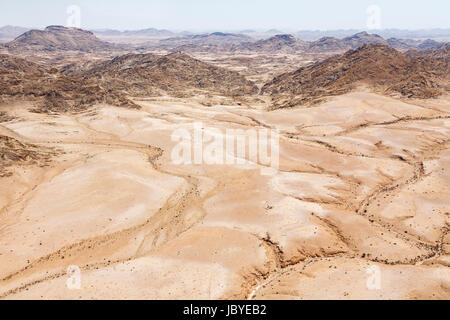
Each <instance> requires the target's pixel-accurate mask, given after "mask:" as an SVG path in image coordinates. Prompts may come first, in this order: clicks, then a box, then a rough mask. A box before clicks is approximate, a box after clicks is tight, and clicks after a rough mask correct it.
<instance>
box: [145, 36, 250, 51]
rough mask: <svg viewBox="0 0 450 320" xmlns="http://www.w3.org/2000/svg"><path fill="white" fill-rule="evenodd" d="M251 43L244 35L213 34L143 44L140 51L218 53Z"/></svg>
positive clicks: (172, 38)
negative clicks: (237, 45)
mask: <svg viewBox="0 0 450 320" xmlns="http://www.w3.org/2000/svg"><path fill="white" fill-rule="evenodd" d="M250 41H252V38H251V37H249V36H246V35H243V34H235V33H223V32H213V33H205V34H192V35H189V34H188V35H182V36H178V37H171V38H167V39H160V40H159V41H157V42H154V41H153V42H148V43H147V44H143V45H142V46H140V47H139V48H138V49H139V50H167V51H172V52H178V51H182V52H202V51H204V52H211V51H214V52H216V51H229V50H230V48H231V47H232V46H233V45H236V44H240V43H244V42H250Z"/></svg>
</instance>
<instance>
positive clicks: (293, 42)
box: [232, 34, 309, 53]
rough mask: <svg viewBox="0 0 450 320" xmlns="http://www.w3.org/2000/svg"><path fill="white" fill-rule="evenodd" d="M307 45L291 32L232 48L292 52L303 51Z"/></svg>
mask: <svg viewBox="0 0 450 320" xmlns="http://www.w3.org/2000/svg"><path fill="white" fill-rule="evenodd" d="M308 47H309V44H308V43H307V42H306V41H302V40H299V39H297V38H295V37H294V36H293V35H291V34H279V35H275V36H273V37H271V38H269V39H265V40H259V41H257V42H247V43H242V44H240V45H237V46H235V47H233V48H232V50H233V51H251V52H268V53H276V52H285V53H294V52H299V51H304V50H306V49H307V48H308Z"/></svg>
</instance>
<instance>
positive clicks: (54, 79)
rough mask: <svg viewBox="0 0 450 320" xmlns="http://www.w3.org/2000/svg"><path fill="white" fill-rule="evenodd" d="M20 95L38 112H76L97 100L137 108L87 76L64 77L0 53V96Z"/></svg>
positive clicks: (115, 92) (5, 97) (1, 97)
mask: <svg viewBox="0 0 450 320" xmlns="http://www.w3.org/2000/svg"><path fill="white" fill-rule="evenodd" d="M12 97H16V98H17V97H23V98H27V99H30V100H33V101H35V102H36V109H35V111H37V112H46V113H58V112H68V111H71V112H77V111H81V110H84V109H86V108H87V107H89V106H92V105H94V104H97V103H109V104H113V105H116V106H123V107H131V108H137V106H136V105H135V104H134V103H132V102H131V101H130V100H128V99H127V98H126V97H125V96H124V95H123V94H122V93H120V92H118V91H114V90H109V89H108V90H107V89H104V88H102V87H101V86H99V85H98V83H97V82H95V81H91V80H88V79H81V78H73V77H67V76H65V75H63V74H61V73H59V72H58V70H56V69H51V70H48V69H45V68H44V67H42V66H40V65H37V64H35V63H32V62H28V61H26V60H24V59H21V58H17V57H13V56H11V55H4V54H2V55H0V99H8V98H12Z"/></svg>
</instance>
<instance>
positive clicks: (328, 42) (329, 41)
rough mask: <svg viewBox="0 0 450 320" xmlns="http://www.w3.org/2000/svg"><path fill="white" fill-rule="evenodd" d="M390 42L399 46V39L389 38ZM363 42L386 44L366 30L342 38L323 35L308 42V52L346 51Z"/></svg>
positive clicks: (361, 44) (363, 43) (359, 45)
mask: <svg viewBox="0 0 450 320" xmlns="http://www.w3.org/2000/svg"><path fill="white" fill-rule="evenodd" d="M390 42H391V43H392V44H393V45H395V46H397V47H398V46H401V43H400V41H397V42H396V41H394V39H391V40H390ZM365 44H384V45H387V44H388V42H387V41H386V40H385V39H383V38H382V37H380V36H379V35H377V34H369V33H367V32H360V33H356V34H354V35H352V36H349V37H345V38H343V39H337V38H334V37H324V38H321V39H319V40H317V41H313V42H311V43H310V46H309V50H308V51H309V52H326V51H331V52H339V51H346V50H350V49H357V48H359V47H361V46H363V45H365Z"/></svg>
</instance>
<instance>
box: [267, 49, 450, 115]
mask: <svg viewBox="0 0 450 320" xmlns="http://www.w3.org/2000/svg"><path fill="white" fill-rule="evenodd" d="M446 74H447V75H446ZM441 77H448V70H442V69H441V67H440V66H437V65H436V64H434V63H433V62H432V61H430V59H426V58H413V57H409V56H407V55H405V54H403V53H401V52H399V51H397V50H395V49H393V48H391V47H389V46H386V45H382V44H371V45H363V46H362V47H360V48H359V49H357V50H350V51H348V52H346V53H345V54H342V55H337V56H334V57H331V58H329V59H327V60H324V61H322V62H318V63H315V64H313V65H309V66H306V67H304V68H301V69H299V70H297V71H295V72H292V73H286V74H283V75H280V76H278V77H276V78H275V79H273V80H272V81H271V82H269V83H267V84H266V85H265V86H264V87H263V89H262V92H263V93H264V94H268V95H271V96H273V97H274V101H275V107H289V106H293V105H297V104H305V103H306V104H307V103H315V102H318V101H321V100H322V99H323V98H325V97H327V96H334V95H340V94H344V93H346V92H349V91H351V90H353V89H355V88H357V87H358V86H369V87H371V88H373V89H375V90H380V91H383V92H385V93H389V94H396V95H401V96H404V97H408V98H431V97H436V96H438V95H440V94H442V93H443V91H442V89H443V88H442V83H441V81H440V79H441ZM447 83H448V82H447Z"/></svg>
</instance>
